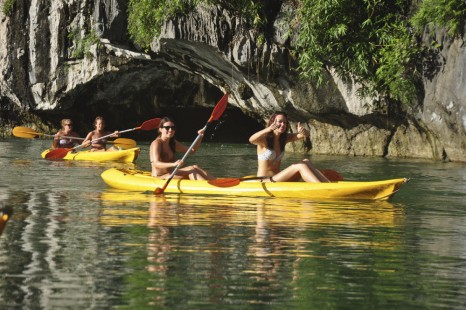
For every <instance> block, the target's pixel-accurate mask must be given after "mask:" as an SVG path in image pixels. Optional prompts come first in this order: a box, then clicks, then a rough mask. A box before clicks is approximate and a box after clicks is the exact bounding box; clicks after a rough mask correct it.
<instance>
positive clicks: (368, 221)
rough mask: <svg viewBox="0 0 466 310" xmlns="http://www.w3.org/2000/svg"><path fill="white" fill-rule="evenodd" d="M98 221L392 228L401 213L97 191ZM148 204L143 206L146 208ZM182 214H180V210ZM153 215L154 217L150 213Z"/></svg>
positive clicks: (379, 207)
mask: <svg viewBox="0 0 466 310" xmlns="http://www.w3.org/2000/svg"><path fill="white" fill-rule="evenodd" d="M100 200H101V201H102V205H103V206H104V208H103V209H102V214H101V218H100V220H101V222H102V223H103V224H104V225H106V226H127V225H143V226H146V225H148V222H149V221H151V222H157V223H159V224H160V225H162V226H179V225H209V224H211V223H216V224H224V225H250V224H251V222H255V221H259V220H260V221H263V222H266V223H267V224H268V225H272V226H276V227H299V226H302V225H346V226H348V225H350V226H354V227H358V228H359V229H360V228H362V227H381V226H384V227H393V226H396V225H397V223H399V222H400V221H402V216H403V212H402V209H401V208H398V207H396V206H395V205H394V204H392V203H390V202H388V201H325V202H315V201H312V200H309V199H300V198H291V199H290V198H268V197H258V198H254V197H251V198H248V199H247V200H245V199H242V198H238V197H234V196H212V195H189V194H186V195H159V196H156V195H152V194H145V193H141V192H129V191H123V190H116V189H108V190H105V191H103V192H102V193H101V196H100ZM147 206H149V208H148V207H147ZM181 210H182V212H181V213H180V211H181ZM154 212H155V213H156V216H155V215H154Z"/></svg>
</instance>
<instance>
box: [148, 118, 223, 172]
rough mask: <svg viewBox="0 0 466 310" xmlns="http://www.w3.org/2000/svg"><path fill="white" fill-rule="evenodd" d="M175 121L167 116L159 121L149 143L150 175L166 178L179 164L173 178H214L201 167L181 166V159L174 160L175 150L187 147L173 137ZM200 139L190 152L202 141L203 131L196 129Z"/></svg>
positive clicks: (182, 150)
mask: <svg viewBox="0 0 466 310" xmlns="http://www.w3.org/2000/svg"><path fill="white" fill-rule="evenodd" d="M175 131H176V127H175V122H174V121H173V120H172V119H171V118H169V117H164V118H162V120H161V121H160V125H159V129H158V135H157V137H156V138H155V140H154V141H152V143H151V145H150V149H149V151H150V162H151V166H152V176H154V177H158V178H161V179H167V178H168V177H169V176H170V174H171V172H172V171H173V169H175V167H176V166H178V165H180V167H181V168H180V169H178V170H177V171H176V174H175V175H174V176H173V178H174V179H191V180H213V179H215V178H214V177H213V176H212V175H210V174H209V173H208V172H207V171H205V170H203V169H201V168H200V167H199V166H197V165H192V166H187V167H183V164H184V163H183V162H182V161H181V160H176V156H175V155H176V152H181V153H185V152H187V151H188V149H189V148H188V147H187V146H185V145H183V144H181V143H180V142H178V141H177V140H176V139H175ZM198 134H199V135H201V139H199V142H198V143H196V145H195V146H194V147H193V149H192V152H193V153H195V152H196V150H197V149H199V146H200V144H201V141H202V136H203V135H204V132H203V131H202V129H201V130H199V131H198Z"/></svg>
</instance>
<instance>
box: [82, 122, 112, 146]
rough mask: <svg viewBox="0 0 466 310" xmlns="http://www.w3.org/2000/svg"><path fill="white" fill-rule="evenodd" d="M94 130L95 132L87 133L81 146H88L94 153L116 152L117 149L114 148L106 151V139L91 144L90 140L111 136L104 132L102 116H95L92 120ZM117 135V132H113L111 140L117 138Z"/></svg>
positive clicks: (108, 132)
mask: <svg viewBox="0 0 466 310" xmlns="http://www.w3.org/2000/svg"><path fill="white" fill-rule="evenodd" d="M94 128H95V130H93V131H91V132H89V133H88V134H87V136H86V138H85V139H84V141H83V143H82V145H84V146H85V147H88V146H90V147H91V151H92V152H96V151H117V150H118V149H117V148H115V147H113V146H112V147H110V148H109V149H107V139H101V140H99V141H96V142H94V143H91V141H92V140H95V139H98V138H100V137H103V136H108V135H110V134H111V132H110V131H106V130H105V120H104V118H103V117H102V116H97V117H96V118H95V120H94ZM118 136H119V134H118V131H115V132H114V133H113V135H112V136H111V138H118Z"/></svg>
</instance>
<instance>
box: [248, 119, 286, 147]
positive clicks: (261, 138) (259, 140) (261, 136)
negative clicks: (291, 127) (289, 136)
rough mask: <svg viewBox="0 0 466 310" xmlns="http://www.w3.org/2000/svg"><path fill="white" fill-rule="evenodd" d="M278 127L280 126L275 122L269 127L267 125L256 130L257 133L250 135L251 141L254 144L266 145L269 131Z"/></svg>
mask: <svg viewBox="0 0 466 310" xmlns="http://www.w3.org/2000/svg"><path fill="white" fill-rule="evenodd" d="M278 127H279V125H278V124H276V123H273V124H272V125H270V126H269V127H266V128H264V129H262V130H260V131H258V132H256V133H255V134H253V135H252V136H250V137H249V143H251V144H254V145H262V146H265V138H266V137H267V135H268V134H269V133H271V132H273V131H274V130H275V129H277V128H278Z"/></svg>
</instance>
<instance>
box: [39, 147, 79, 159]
mask: <svg viewBox="0 0 466 310" xmlns="http://www.w3.org/2000/svg"><path fill="white" fill-rule="evenodd" d="M72 150H73V149H54V150H51V151H50V152H48V153H47V154H45V159H50V160H54V159H62V158H64V157H65V156H66V154H68V152H69V151H72Z"/></svg>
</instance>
